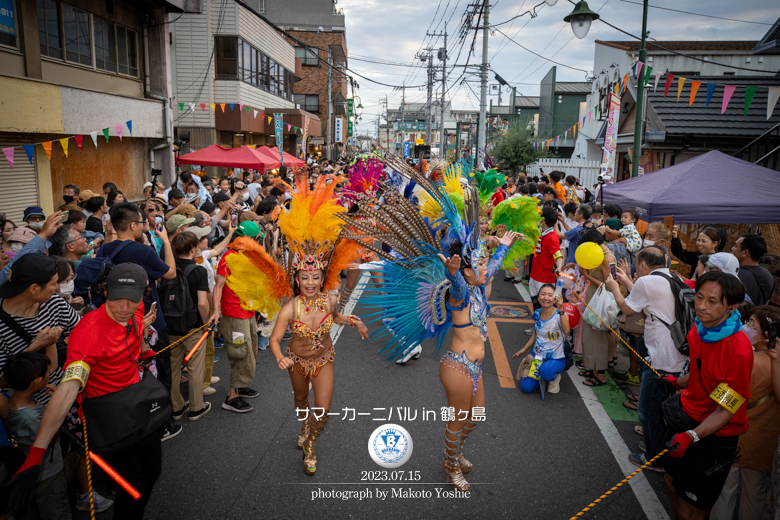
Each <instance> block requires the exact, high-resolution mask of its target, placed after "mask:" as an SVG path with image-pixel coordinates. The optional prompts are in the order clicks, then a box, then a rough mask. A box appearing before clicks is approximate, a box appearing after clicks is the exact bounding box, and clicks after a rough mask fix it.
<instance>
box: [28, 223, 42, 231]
mask: <svg viewBox="0 0 780 520" xmlns="http://www.w3.org/2000/svg"><path fill="white" fill-rule="evenodd" d="M27 227H29V228H30V229H41V228H42V227H43V221H40V222H28V223H27Z"/></svg>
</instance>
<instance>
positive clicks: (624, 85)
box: [620, 73, 628, 95]
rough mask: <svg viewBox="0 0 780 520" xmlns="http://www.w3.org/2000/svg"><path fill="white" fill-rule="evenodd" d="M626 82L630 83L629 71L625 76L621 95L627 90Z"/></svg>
mask: <svg viewBox="0 0 780 520" xmlns="http://www.w3.org/2000/svg"><path fill="white" fill-rule="evenodd" d="M626 83H628V73H626V75H625V76H623V90H621V91H620V95H623V93H624V92H625V91H626Z"/></svg>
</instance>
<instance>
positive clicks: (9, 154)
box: [3, 146, 14, 169]
mask: <svg viewBox="0 0 780 520" xmlns="http://www.w3.org/2000/svg"><path fill="white" fill-rule="evenodd" d="M3 153H4V154H5V158H6V159H8V164H10V165H11V169H13V167H14V147H13V146H12V147H10V148H3Z"/></svg>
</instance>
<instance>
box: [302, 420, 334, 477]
mask: <svg viewBox="0 0 780 520" xmlns="http://www.w3.org/2000/svg"><path fill="white" fill-rule="evenodd" d="M328 419H329V416H328V415H325V416H323V417H322V419H319V420H317V419H316V418H315V417H314V416H309V421H311V425H310V426H309V435H308V436H307V437H306V440H304V441H303V471H304V472H305V473H306V474H307V475H314V474H315V473H316V472H317V454H316V453H315V451H314V445H315V444H317V438H318V437H319V436H320V435H321V434H322V431H323V430H324V429H325V425H326V424H327V423H328Z"/></svg>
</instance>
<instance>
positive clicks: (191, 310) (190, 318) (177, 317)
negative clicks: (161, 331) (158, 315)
mask: <svg viewBox="0 0 780 520" xmlns="http://www.w3.org/2000/svg"><path fill="white" fill-rule="evenodd" d="M196 267H198V264H190V265H188V266H187V267H185V268H184V270H183V271H182V270H181V269H179V268H178V267H177V268H176V278H173V279H172V280H163V281H162V283H160V287H159V290H158V292H159V296H160V306H161V307H162V313H163V318H165V323H167V324H168V328H170V330H171V331H173V332H179V333H183V334H186V333H187V332H189V330H190V329H191V328H193V327H194V326H195V324H196V323H197V322H198V304H197V302H196V301H194V300H193V299H192V293H190V284H189V282H188V281H187V275H189V274H190V273H191V272H192V271H193V270H194V269H195V268H196Z"/></svg>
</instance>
